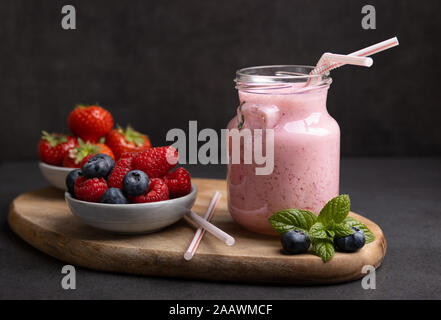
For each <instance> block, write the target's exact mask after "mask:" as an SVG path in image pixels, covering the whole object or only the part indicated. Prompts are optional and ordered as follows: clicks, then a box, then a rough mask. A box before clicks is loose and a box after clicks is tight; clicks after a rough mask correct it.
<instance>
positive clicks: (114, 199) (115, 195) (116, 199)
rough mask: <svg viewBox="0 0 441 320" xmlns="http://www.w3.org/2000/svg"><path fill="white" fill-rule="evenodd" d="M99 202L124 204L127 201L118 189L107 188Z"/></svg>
mask: <svg viewBox="0 0 441 320" xmlns="http://www.w3.org/2000/svg"><path fill="white" fill-rule="evenodd" d="M101 203H114V204H126V203H129V201H128V200H127V198H126V196H125V195H124V194H123V193H122V191H121V190H120V189H118V188H108V189H107V190H106V192H104V194H103V196H102V197H101Z"/></svg>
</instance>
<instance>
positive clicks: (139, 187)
mask: <svg viewBox="0 0 441 320" xmlns="http://www.w3.org/2000/svg"><path fill="white" fill-rule="evenodd" d="M149 183H150V181H149V177H147V175H146V174H145V173H144V172H143V171H141V170H133V171H129V172H128V173H127V174H126V175H125V176H124V179H123V182H122V189H123V191H124V193H125V194H126V195H128V196H132V197H136V196H139V195H141V194H143V193H145V192H146V191H147V189H148V187H149Z"/></svg>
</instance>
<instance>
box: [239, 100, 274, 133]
mask: <svg viewBox="0 0 441 320" xmlns="http://www.w3.org/2000/svg"><path fill="white" fill-rule="evenodd" d="M280 117H281V113H280V109H279V108H278V107H277V106H276V105H258V104H252V103H246V102H245V101H242V102H241V103H240V105H239V107H238V108H237V120H238V126H237V127H238V129H239V130H240V129H242V128H243V126H244V124H245V121H248V122H249V123H253V124H254V126H253V125H251V127H253V128H255V126H257V127H259V128H261V129H272V128H274V127H275V126H276V125H277V123H278V122H279V119H280Z"/></svg>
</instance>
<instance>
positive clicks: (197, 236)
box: [184, 191, 222, 261]
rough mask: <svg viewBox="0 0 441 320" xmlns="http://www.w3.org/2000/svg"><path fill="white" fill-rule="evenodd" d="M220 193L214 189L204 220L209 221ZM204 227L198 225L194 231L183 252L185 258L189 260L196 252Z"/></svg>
mask: <svg viewBox="0 0 441 320" xmlns="http://www.w3.org/2000/svg"><path fill="white" fill-rule="evenodd" d="M221 196H222V194H221V193H220V192H219V191H216V192H215V194H214V195H213V198H212V199H211V201H210V205H209V206H208V209H207V212H206V213H205V216H204V219H205V220H206V221H210V220H211V218H212V217H213V215H214V210H215V209H216V206H217V204H218V203H219V200H220V198H221ZM204 233H205V229H204V228H202V227H199V228H198V229H197V230H196V233H195V234H194V237H193V240H192V241H191V243H190V246H189V247H188V249H187V251H186V252H185V254H184V258H185V260H187V261H189V260H191V258H193V255H194V253H195V252H196V250H197V248H198V246H199V243H200V242H201V240H202V237H203V236H204Z"/></svg>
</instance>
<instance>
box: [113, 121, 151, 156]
mask: <svg viewBox="0 0 441 320" xmlns="http://www.w3.org/2000/svg"><path fill="white" fill-rule="evenodd" d="M106 144H107V145H108V146H109V147H110V149H112V151H113V153H114V154H115V157H116V159H119V158H120V157H121V154H123V153H124V152H139V151H144V150H147V149H150V148H151V143H150V140H149V138H148V137H147V136H146V135H145V134H142V133H140V132H138V131H136V130H134V129H133V128H132V127H131V126H130V125H128V126H127V127H126V128H122V127H121V126H119V125H118V126H117V128H116V129H113V130H112V131H110V132H109V133H108V134H107V135H106Z"/></svg>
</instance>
